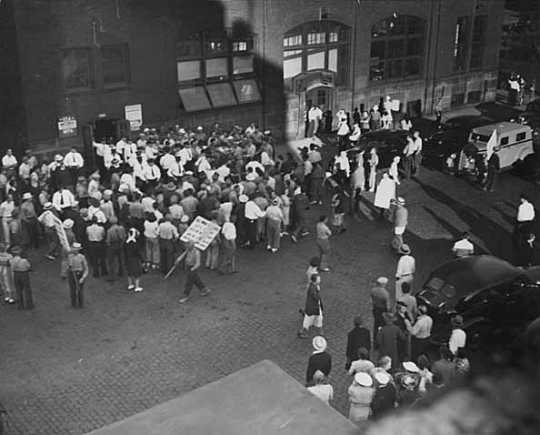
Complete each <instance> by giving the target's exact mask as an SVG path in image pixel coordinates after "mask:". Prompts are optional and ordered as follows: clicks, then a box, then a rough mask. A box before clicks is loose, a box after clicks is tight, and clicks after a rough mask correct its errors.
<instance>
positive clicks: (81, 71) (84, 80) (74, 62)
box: [62, 48, 93, 89]
mask: <svg viewBox="0 0 540 435" xmlns="http://www.w3.org/2000/svg"><path fill="white" fill-rule="evenodd" d="M62 77H63V80H64V86H65V88H66V89H89V88H91V87H93V83H92V74H91V60H90V49H89V48H68V49H66V50H64V51H63V53H62Z"/></svg>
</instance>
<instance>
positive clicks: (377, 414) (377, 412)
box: [371, 371, 397, 419]
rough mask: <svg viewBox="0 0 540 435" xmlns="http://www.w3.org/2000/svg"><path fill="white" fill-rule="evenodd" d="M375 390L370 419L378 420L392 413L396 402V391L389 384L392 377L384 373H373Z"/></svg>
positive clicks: (392, 385) (391, 384)
mask: <svg viewBox="0 0 540 435" xmlns="http://www.w3.org/2000/svg"><path fill="white" fill-rule="evenodd" d="M373 377H374V378H375V383H376V385H377V389H376V390H375V395H374V396H373V400H372V401H371V418H372V419H379V418H381V417H382V416H384V415H386V414H387V413H388V412H390V411H394V410H395V407H396V402H397V391H396V387H395V386H394V384H393V383H392V382H391V380H392V377H391V376H390V375H389V374H388V373H386V372H384V371H379V372H376V373H374V375H373Z"/></svg>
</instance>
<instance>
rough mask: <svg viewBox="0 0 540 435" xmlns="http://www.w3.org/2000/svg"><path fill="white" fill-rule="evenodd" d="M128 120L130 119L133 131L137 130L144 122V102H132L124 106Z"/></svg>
mask: <svg viewBox="0 0 540 435" xmlns="http://www.w3.org/2000/svg"><path fill="white" fill-rule="evenodd" d="M124 111H125V115H126V120H127V121H129V125H130V128H131V131H137V130H139V129H140V128H141V126H142V123H143V117H142V104H132V105H130V106H125V107H124Z"/></svg>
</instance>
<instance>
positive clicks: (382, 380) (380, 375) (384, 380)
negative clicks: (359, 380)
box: [374, 372, 391, 385]
mask: <svg viewBox="0 0 540 435" xmlns="http://www.w3.org/2000/svg"><path fill="white" fill-rule="evenodd" d="M374 377H375V380H376V381H377V382H378V383H379V385H386V384H388V383H389V382H390V379H391V378H390V375H389V374H388V373H386V372H376V373H375V375H374Z"/></svg>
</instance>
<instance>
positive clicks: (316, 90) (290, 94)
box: [283, 20, 350, 139]
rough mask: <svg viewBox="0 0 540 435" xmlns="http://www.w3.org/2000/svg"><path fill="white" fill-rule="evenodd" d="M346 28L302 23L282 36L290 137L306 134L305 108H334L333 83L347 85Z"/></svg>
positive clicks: (336, 24)
mask: <svg viewBox="0 0 540 435" xmlns="http://www.w3.org/2000/svg"><path fill="white" fill-rule="evenodd" d="M349 46H350V28H349V27H348V26H345V25H343V24H341V23H338V22H335V21H328V20H323V21H316V22H310V23H305V24H302V25H300V26H297V27H295V28H294V29H291V30H290V31H288V32H287V33H285V35H284V37H283V80H284V89H285V94H286V95H285V99H286V108H287V117H286V126H285V131H286V133H287V136H288V137H289V138H290V139H298V138H301V137H304V136H305V134H306V128H305V125H306V121H307V112H308V110H309V109H310V107H311V106H313V105H316V106H318V107H319V108H320V109H321V110H322V111H323V112H324V111H327V110H329V111H332V112H335V105H336V104H337V103H338V102H337V101H336V95H335V93H336V87H337V86H339V85H348V82H349V64H350V55H349Z"/></svg>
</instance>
